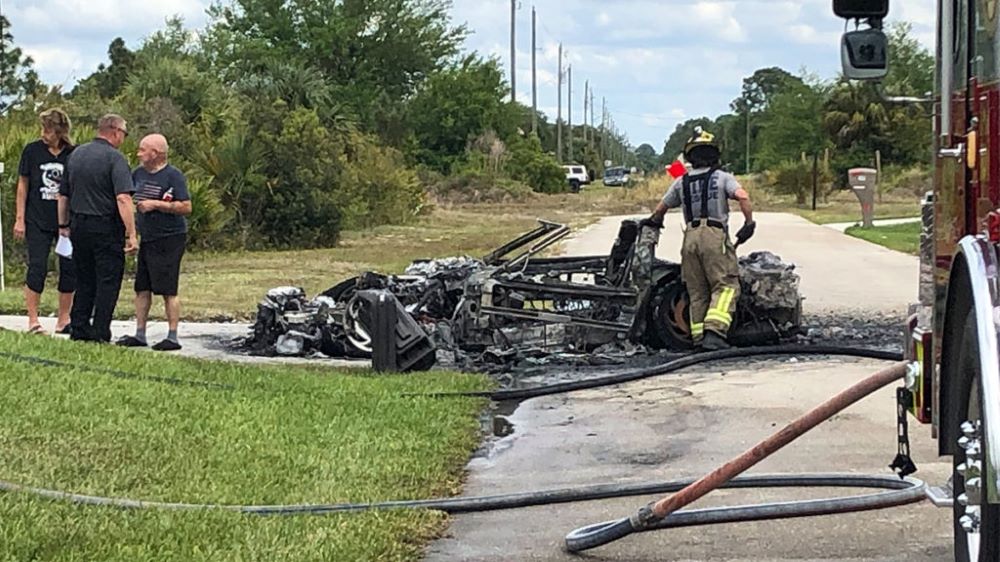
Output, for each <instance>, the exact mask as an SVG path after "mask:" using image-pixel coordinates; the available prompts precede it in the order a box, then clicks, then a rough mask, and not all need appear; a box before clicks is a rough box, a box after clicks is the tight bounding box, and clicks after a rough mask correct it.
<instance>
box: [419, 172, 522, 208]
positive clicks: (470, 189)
mask: <svg viewBox="0 0 1000 562" xmlns="http://www.w3.org/2000/svg"><path fill="white" fill-rule="evenodd" d="M427 190H428V192H429V194H430V196H431V197H432V198H433V199H434V200H436V201H438V202H439V203H445V204H465V203H512V202H521V201H527V200H531V199H532V198H533V197H534V192H533V191H532V189H531V188H530V187H528V186H527V185H525V184H523V183H521V182H519V181H517V180H511V179H507V178H497V177H493V176H490V175H487V174H477V173H472V172H469V173H465V174H461V175H452V176H448V177H439V178H437V179H436V181H433V183H431V184H429V185H427Z"/></svg>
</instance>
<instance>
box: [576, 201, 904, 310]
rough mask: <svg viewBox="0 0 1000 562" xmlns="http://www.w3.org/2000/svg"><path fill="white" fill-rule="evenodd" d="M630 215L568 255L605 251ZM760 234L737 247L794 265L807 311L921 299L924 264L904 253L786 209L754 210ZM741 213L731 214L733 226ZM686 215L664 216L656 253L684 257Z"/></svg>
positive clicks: (596, 228)
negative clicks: (919, 287) (920, 276)
mask: <svg viewBox="0 0 1000 562" xmlns="http://www.w3.org/2000/svg"><path fill="white" fill-rule="evenodd" d="M626 218H635V217H630V216H613V217H607V218H604V219H602V220H600V221H599V222H597V223H595V224H593V225H591V226H590V227H589V228H587V229H585V230H584V231H582V232H580V233H578V234H577V235H576V236H575V237H573V238H572V239H570V240H568V241H567V242H565V243H564V244H563V249H564V252H565V254H566V255H598V254H605V255H606V254H607V253H608V252H609V251H610V250H611V245H612V244H613V243H614V240H615V237H616V236H617V235H618V227H619V225H620V224H621V221H622V220H624V219H626ZM754 219H755V220H756V222H757V232H756V234H755V235H754V237H753V238H751V239H750V240H749V241H748V242H747V243H746V244H744V245H743V246H740V247H739V248H738V249H737V253H739V254H740V255H747V254H749V253H751V252H755V251H758V250H767V251H770V252H773V253H775V254H777V255H778V256H780V257H781V258H782V259H783V260H785V261H786V262H790V263H793V264H795V270H796V272H797V273H798V274H799V277H800V278H801V282H800V286H799V287H800V290H801V293H802V296H803V297H805V302H804V303H803V305H802V306H803V310H804V312H805V313H806V314H811V313H841V314H844V313H850V312H864V313H870V312H881V313H887V314H900V315H905V314H906V308H907V306H908V305H909V303H911V302H915V301H916V300H917V282H918V274H919V271H920V262H919V260H918V259H917V257H916V256H911V255H907V254H903V253H901V252H896V251H893V250H889V249H887V248H883V247H882V246H878V245H876V244H872V243H870V242H866V241H864V240H861V239H858V238H854V237H853V236H845V235H844V234H842V233H840V232H838V231H836V230H835V229H832V228H825V227H823V226H819V225H817V224H815V223H812V222H810V221H808V220H806V219H804V218H802V217H799V216H796V215H791V214H787V213H754ZM742 220H743V219H742V217H740V216H737V215H734V216H732V217H731V218H730V222H731V224H732V225H740V224H742ZM682 223H683V219H682V217H681V214H680V213H677V212H671V213H668V214H667V216H666V220H665V221H664V228H663V231H662V232H661V234H660V244H659V246H657V249H656V256H657V257H659V258H661V259H665V260H670V261H674V262H680V260H681V243H682V242H683V237H684V232H683V224H682Z"/></svg>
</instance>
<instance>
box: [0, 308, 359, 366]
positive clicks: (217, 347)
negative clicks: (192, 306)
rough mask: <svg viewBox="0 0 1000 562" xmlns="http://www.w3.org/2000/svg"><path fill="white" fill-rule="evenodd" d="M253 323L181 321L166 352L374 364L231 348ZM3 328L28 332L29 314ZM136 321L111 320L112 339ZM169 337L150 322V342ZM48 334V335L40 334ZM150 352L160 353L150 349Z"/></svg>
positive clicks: (2, 321)
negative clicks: (177, 345)
mask: <svg viewBox="0 0 1000 562" xmlns="http://www.w3.org/2000/svg"><path fill="white" fill-rule="evenodd" d="M39 322H41V324H42V327H43V328H45V330H46V331H47V332H48V333H49V334H52V332H53V331H54V330H55V324H56V319H55V318H46V317H42V318H39ZM250 326H251V325H250V324H246V323H208V322H206V323H200V322H181V324H180V326H179V327H178V330H177V331H178V339H180V342H181V345H183V346H184V348H183V349H181V350H180V351H176V352H164V353H170V354H171V355H174V354H176V355H181V356H184V357H195V358H198V359H212V360H216V361H237V362H242V363H279V364H295V363H301V364H308V365H328V366H330V367H355V368H363V367H368V366H370V365H371V362H370V361H367V360H347V359H306V358H301V357H257V356H252V355H246V354H242V353H236V352H234V351H232V350H231V349H229V347H228V346H229V344H230V343H231V342H232V341H233V340H234V339H236V338H241V337H244V336H246V335H247V334H249V333H250ZM0 329H6V330H17V331H27V329H28V317H27V316H0ZM134 333H135V322H127V321H121V320H116V321H114V322H112V323H111V334H112V339H111V341H115V340H117V339H118V338H120V337H121V336H124V335H129V334H134ZM166 336H167V323H166V322H160V321H150V322H149V325H148V326H147V327H146V339H147V341H149V343H150V345H152V344H153V343H156V342H158V341H160V340H162V339H163V338H165V337H166ZM40 337H45V336H40ZM53 337H59V338H68V336H62V335H57V336H53ZM150 353H158V352H155V351H152V350H150Z"/></svg>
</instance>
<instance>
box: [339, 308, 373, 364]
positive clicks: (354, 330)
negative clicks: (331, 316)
mask: <svg viewBox="0 0 1000 562" xmlns="http://www.w3.org/2000/svg"><path fill="white" fill-rule="evenodd" d="M361 307H362V302H361V299H359V298H357V297H352V298H351V300H350V301H349V302H348V303H347V311H346V313H345V314H344V332H345V333H346V337H347V343H348V346H349V348H353V351H355V352H356V353H359V354H361V355H362V356H364V357H371V355H372V336H371V334H369V333H368V330H367V329H365V326H364V324H363V323H362V322H361Z"/></svg>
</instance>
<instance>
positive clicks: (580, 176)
mask: <svg viewBox="0 0 1000 562" xmlns="http://www.w3.org/2000/svg"><path fill="white" fill-rule="evenodd" d="M563 171H565V172H566V181H567V182H568V183H569V190H570V191H572V192H573V193H576V192H578V191H580V186H583V185H587V184H589V183H590V175H589V174H587V167H586V166H581V165H579V164H571V165H568V166H563Z"/></svg>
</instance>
